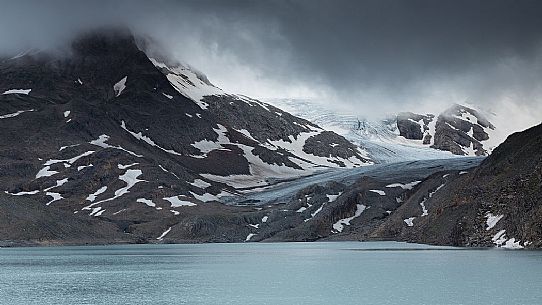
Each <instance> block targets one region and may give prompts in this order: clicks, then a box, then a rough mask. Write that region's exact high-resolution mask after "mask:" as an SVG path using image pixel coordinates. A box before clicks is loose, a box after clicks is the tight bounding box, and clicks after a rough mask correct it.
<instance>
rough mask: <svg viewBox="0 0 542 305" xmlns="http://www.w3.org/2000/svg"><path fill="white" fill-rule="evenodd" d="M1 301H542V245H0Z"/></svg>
mask: <svg viewBox="0 0 542 305" xmlns="http://www.w3.org/2000/svg"><path fill="white" fill-rule="evenodd" d="M0 304H17V305H18V304H40V305H41V304H70V305H71V304H213V305H215V304H236V305H238V304H250V305H257V304H273V305H280V304H368V305H378V304H400V305H409V304H416V305H422V304H427V305H437V304H476V305H480V304H533V305H534V304H537V305H540V304H542V251H506V250H459V249H453V248H437V247H429V246H421V245H409V244H403V243H393V242H384V243H381V242H379V243H357V242H340V243H273V244H256V243H250V244H203V245H124V246H96V247H55V248H12V249H6V248H4V249H0Z"/></svg>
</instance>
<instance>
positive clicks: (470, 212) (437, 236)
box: [255, 125, 542, 249]
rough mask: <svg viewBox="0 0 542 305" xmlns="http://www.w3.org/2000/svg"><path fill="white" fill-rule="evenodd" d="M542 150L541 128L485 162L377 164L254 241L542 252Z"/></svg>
mask: <svg viewBox="0 0 542 305" xmlns="http://www.w3.org/2000/svg"><path fill="white" fill-rule="evenodd" d="M540 147H542V125H538V126H535V127H533V128H530V129H528V130H526V131H523V132H519V133H515V134H513V135H511V136H510V137H509V138H508V139H507V140H506V141H505V142H504V143H503V144H501V145H499V146H498V147H497V148H496V149H495V150H494V151H493V153H492V154H491V155H490V156H489V157H487V158H485V159H484V158H479V157H475V158H473V157H469V158H460V159H448V160H432V161H430V160H427V161H423V160H421V161H409V162H400V163H393V164H389V165H378V166H375V167H374V168H373V169H367V170H366V171H364V172H363V173H357V174H355V175H354V177H356V179H355V180H353V181H348V179H331V180H328V181H322V182H319V183H315V184H313V185H309V186H307V187H305V188H302V189H300V190H299V192H297V193H296V194H295V196H293V198H292V199H291V200H290V201H289V202H288V203H286V204H285V205H284V206H283V207H282V209H283V211H285V212H283V214H282V215H283V217H284V219H282V221H283V224H282V226H280V229H277V228H276V227H272V226H266V227H264V228H262V229H261V230H260V234H259V235H258V236H256V237H255V240H266V241H285V240H286V241H312V240H364V241H367V240H393V241H406V242H414V243H423V244H434V245H449V246H464V247H503V248H512V249H518V248H540V247H542V221H541V219H542V217H541V216H542V205H541V203H542V151H541V150H540ZM444 161H446V162H444ZM461 163H463V164H461ZM450 165H452V166H450ZM454 167H455V168H454ZM286 211H295V213H293V212H292V213H288V212H286ZM296 214H297V215H296Z"/></svg>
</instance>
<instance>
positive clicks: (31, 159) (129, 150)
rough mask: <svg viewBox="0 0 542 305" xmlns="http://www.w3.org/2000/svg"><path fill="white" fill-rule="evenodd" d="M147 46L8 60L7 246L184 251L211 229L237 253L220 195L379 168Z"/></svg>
mask: <svg viewBox="0 0 542 305" xmlns="http://www.w3.org/2000/svg"><path fill="white" fill-rule="evenodd" d="M144 46H145V44H141V43H139V41H138V40H136V38H134V36H132V35H131V33H129V32H128V31H126V30H123V29H115V30H111V29H107V30H99V31H93V32H89V33H86V34H83V35H81V36H80V37H78V38H77V39H76V40H74V41H73V43H72V47H71V50H70V52H69V54H67V55H65V56H60V55H58V54H57V53H48V52H45V51H41V52H39V51H33V52H29V53H27V54H22V55H21V56H16V57H14V58H5V59H2V60H1V61H0V75H2V77H1V78H0V128H1V129H2V136H1V141H0V171H1V172H2V175H1V176H0V189H1V190H2V195H0V201H1V202H2V203H4V204H3V205H2V207H1V211H0V213H2V214H3V215H4V216H5V217H4V219H7V220H9V221H6V222H5V223H4V224H3V226H4V227H3V230H2V232H3V233H4V240H21V239H23V240H33V241H34V242H42V241H43V242H45V241H47V242H54V240H55V239H57V240H63V242H66V240H72V241H73V242H74V243H81V242H99V241H100V240H108V241H112V240H119V241H127V242H134V241H138V240H149V239H156V238H157V237H159V236H161V234H160V233H163V232H165V231H167V229H168V228H170V227H173V226H178V228H181V227H182V228H183V229H182V230H181V229H179V230H178V231H179V232H177V233H175V230H174V231H173V232H171V235H174V233H175V234H177V236H178V239H185V240H192V239H194V236H196V235H198V234H199V236H201V235H202V234H203V233H198V234H196V233H194V231H197V230H200V229H202V228H203V229H204V230H209V232H212V234H211V233H209V234H208V236H210V237H208V239H209V240H221V241H227V240H229V239H232V238H233V237H228V236H226V233H225V232H228V230H233V231H235V230H234V228H233V227H232V226H231V225H228V228H223V230H219V228H220V221H217V220H216V219H217V217H218V218H220V217H223V218H225V219H226V218H227V219H228V221H232V222H234V223H235V222H239V223H241V222H240V220H239V219H242V217H243V216H238V215H237V214H236V213H237V212H239V214H242V208H238V209H237V210H235V209H234V210H232V208H230V207H227V206H224V205H221V204H218V203H217V202H218V200H219V198H220V197H224V196H235V195H236V194H239V193H242V192H245V191H247V190H249V189H252V188H258V187H264V186H268V185H272V184H275V183H278V182H280V181H283V180H288V179H293V178H297V177H300V176H306V175H311V174H314V173H316V172H318V171H321V170H323V169H329V168H353V167H357V166H362V165H368V164H371V163H372V162H371V160H369V159H368V157H367V156H366V153H365V152H364V151H363V150H361V149H359V148H358V147H357V146H355V145H353V144H352V143H350V142H349V141H347V140H346V139H345V138H343V137H342V136H339V135H337V134H336V133H334V132H332V131H327V130H324V129H322V128H321V127H319V126H317V125H315V124H313V123H311V122H309V121H307V120H304V119H301V118H298V117H295V116H292V115H290V114H289V113H287V112H284V111H282V110H280V109H278V108H276V107H274V106H271V105H269V104H266V103H262V102H260V101H257V100H254V99H251V98H248V97H245V96H240V95H233V94H227V93H225V92H223V91H222V90H221V89H219V88H217V87H215V86H214V85H212V83H210V82H209V80H208V79H207V78H206V77H205V76H204V75H203V74H201V73H199V72H197V71H196V70H194V69H192V68H190V67H189V66H187V65H180V64H171V63H170V62H169V60H167V59H163V58H159V57H156V56H155V57H153V56H154V53H153V55H152V56H151V55H150V54H151V52H149V51H147V50H146V49H145V48H144ZM40 211H42V212H43V213H42V212H40ZM234 211H235V212H234ZM224 214H227V216H223V215H224ZM26 216H28V217H26ZM205 217H208V218H209V219H211V218H212V219H213V220H212V221H211V220H205ZM232 219H233V220H232ZM202 223H207V225H203V224H202ZM242 223H244V221H243V222H242ZM59 224H61V225H60V228H57V226H59ZM241 226H245V224H242V225H241ZM74 228H77V229H74ZM243 230H246V228H245V229H243ZM243 230H238V231H239V233H235V234H233V236H237V235H238V234H244V236H246V234H245V233H244V232H243ZM71 232H73V233H71ZM168 232H169V231H168ZM236 234H237V235H236ZM162 237H163V236H162ZM160 240H161V238H160ZM200 240H203V238H202V239H200Z"/></svg>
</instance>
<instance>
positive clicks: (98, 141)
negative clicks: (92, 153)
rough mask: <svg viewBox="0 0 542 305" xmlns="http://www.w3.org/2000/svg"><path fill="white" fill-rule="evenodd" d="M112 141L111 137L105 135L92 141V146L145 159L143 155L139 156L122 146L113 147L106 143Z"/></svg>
mask: <svg viewBox="0 0 542 305" xmlns="http://www.w3.org/2000/svg"><path fill="white" fill-rule="evenodd" d="M109 139H110V137H109V136H108V135H106V134H103V135H101V136H100V137H98V139H96V140H92V141H90V144H92V145H96V146H99V147H102V148H113V149H119V150H122V151H124V152H127V153H129V154H130V155H132V156H134V157H138V158H141V157H143V156H142V155H138V154H136V153H134V152H132V151H129V150H127V149H124V148H122V147H121V146H113V145H109V144H107V143H105V142H107V141H108V140H109Z"/></svg>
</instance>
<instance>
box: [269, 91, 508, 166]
mask: <svg viewBox="0 0 542 305" xmlns="http://www.w3.org/2000/svg"><path fill="white" fill-rule="evenodd" d="M267 102H269V103H271V104H273V105H275V106H277V107H279V108H281V109H284V110H286V111H288V112H290V113H292V114H294V115H297V116H300V117H303V118H305V119H307V120H309V121H311V122H313V123H315V124H318V125H319V126H323V127H324V128H326V129H329V130H333V131H335V132H336V133H338V134H340V135H343V136H344V137H345V138H347V139H348V140H350V141H352V142H353V143H356V144H358V145H359V146H360V147H363V148H364V149H365V150H367V151H368V153H369V155H370V157H371V159H373V160H375V161H377V162H380V163H389V162H397V161H405V160H421V159H438V158H450V157H454V156H486V155H489V154H490V153H491V151H492V150H493V148H494V147H495V146H497V145H498V144H499V143H501V142H502V141H503V140H504V139H503V135H502V134H501V133H500V132H499V131H498V130H497V128H496V127H495V126H494V125H493V124H492V123H491V122H489V120H488V119H487V118H486V117H487V116H492V114H491V113H485V112H481V111H478V110H475V109H474V108H470V107H466V106H462V105H458V104H456V105H453V106H451V107H450V108H448V109H447V110H445V111H443V112H442V113H440V114H417V113H413V112H402V113H398V114H396V115H391V116H389V117H388V118H384V119H376V120H367V119H364V118H360V117H357V116H355V115H352V114H343V113H340V112H337V111H336V110H334V109H330V108H329V107H326V106H325V105H324V104H322V103H317V102H314V101H311V100H302V99H269V100H267Z"/></svg>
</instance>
